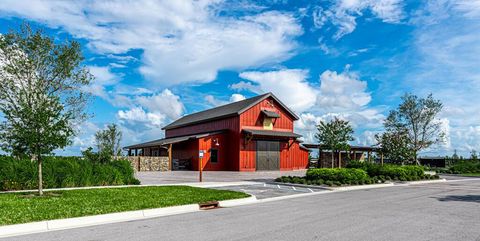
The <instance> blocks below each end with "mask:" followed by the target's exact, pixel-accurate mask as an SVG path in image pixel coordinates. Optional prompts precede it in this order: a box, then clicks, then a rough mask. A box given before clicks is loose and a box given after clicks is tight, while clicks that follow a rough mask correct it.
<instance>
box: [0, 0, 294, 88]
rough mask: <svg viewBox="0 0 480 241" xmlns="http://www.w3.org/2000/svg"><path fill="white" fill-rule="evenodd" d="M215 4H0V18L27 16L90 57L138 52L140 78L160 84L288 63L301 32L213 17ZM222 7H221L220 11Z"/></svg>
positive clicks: (250, 18)
mask: <svg viewBox="0 0 480 241" xmlns="http://www.w3.org/2000/svg"><path fill="white" fill-rule="evenodd" d="M218 2H219V1H216V0H202V1H174V2H157V1H147V0H145V1H135V2H124V1H114V2H105V1H80V2H69V1H38V2H37V1H35V2H25V1H5V2H3V4H1V5H0V15H2V16H14V17H20V18H27V19H29V20H33V21H37V22H40V23H44V24H46V25H48V26H49V27H52V28H61V29H63V30H65V31H67V32H69V33H70V34H72V35H74V36H75V37H77V38H82V39H86V40H87V41H88V46H89V47H90V49H92V50H93V51H95V52H97V53H102V54H105V53H111V54H120V55H111V56H112V57H116V58H117V59H118V61H119V63H122V62H121V61H123V63H125V61H130V59H128V60H126V59H125V58H127V57H126V56H124V55H122V54H126V53H127V52H128V51H129V50H134V49H141V50H143V56H142V59H141V61H142V66H141V67H140V72H141V73H142V74H143V75H145V76H146V77H147V79H149V80H151V81H154V82H156V83H160V84H162V85H163V86H167V85H173V84H178V83H185V82H210V81H213V80H214V79H215V78H216V75H217V72H218V71H219V70H227V69H230V70H236V69H245V68H251V67H254V66H259V65H264V64H272V63H273V64H274V63H278V62H281V61H283V60H285V59H287V58H289V57H290V56H291V54H292V51H293V50H294V48H295V47H296V43H295V42H294V40H293V39H294V38H295V37H296V36H299V35H301V34H302V28H301V26H300V24H299V23H298V22H297V20H296V19H295V17H294V16H293V15H291V14H288V13H283V12H278V11H266V12H262V13H255V12H253V13H251V14H250V15H247V16H243V17H233V16H230V15H221V14H218V12H217V11H216V10H217V8H216V5H217V4H218ZM227 7H228V6H227Z"/></svg>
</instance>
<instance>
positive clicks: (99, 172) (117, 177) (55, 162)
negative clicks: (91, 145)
mask: <svg viewBox="0 0 480 241" xmlns="http://www.w3.org/2000/svg"><path fill="white" fill-rule="evenodd" d="M43 174H44V178H43V182H44V187H45V188H60V187H85V186H105V185H128V184H140V181H138V180H137V179H136V178H135V177H134V171H133V168H132V167H131V165H130V162H129V161H127V160H113V161H110V162H108V163H95V162H92V161H91V160H87V159H85V158H80V157H46V158H45V160H44V170H43ZM37 175H38V170H37V166H36V165H35V163H32V162H31V161H30V160H29V159H19V160H16V159H14V158H12V157H7V156H2V157H0V190H1V191H9V190H25V189H34V188H36V187H37V185H38V179H37Z"/></svg>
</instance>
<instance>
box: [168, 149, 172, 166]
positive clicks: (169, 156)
mask: <svg viewBox="0 0 480 241" xmlns="http://www.w3.org/2000/svg"><path fill="white" fill-rule="evenodd" d="M168 169H170V171H171V170H173V160H172V144H170V145H168Z"/></svg>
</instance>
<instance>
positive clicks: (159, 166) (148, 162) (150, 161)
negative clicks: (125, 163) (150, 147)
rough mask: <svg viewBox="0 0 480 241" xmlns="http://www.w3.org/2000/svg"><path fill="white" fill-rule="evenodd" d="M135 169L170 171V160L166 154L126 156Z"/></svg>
mask: <svg viewBox="0 0 480 241" xmlns="http://www.w3.org/2000/svg"><path fill="white" fill-rule="evenodd" d="M122 158H125V159H127V160H129V161H130V164H131V165H132V167H133V169H134V170H135V171H140V172H150V171H161V172H165V171H169V160H168V157H166V156H126V157H122Z"/></svg>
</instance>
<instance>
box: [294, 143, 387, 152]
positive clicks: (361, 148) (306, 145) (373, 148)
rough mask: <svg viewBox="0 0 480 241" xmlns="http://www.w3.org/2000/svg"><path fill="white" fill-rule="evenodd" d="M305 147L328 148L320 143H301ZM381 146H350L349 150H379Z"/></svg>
mask: <svg viewBox="0 0 480 241" xmlns="http://www.w3.org/2000/svg"><path fill="white" fill-rule="evenodd" d="M302 145H303V146H304V147H306V148H310V149H318V148H320V147H321V148H322V149H323V150H329V147H327V146H325V145H320V144H302ZM380 149H381V148H380V147H375V146H350V150H351V151H379V150H380Z"/></svg>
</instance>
